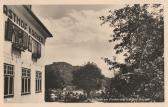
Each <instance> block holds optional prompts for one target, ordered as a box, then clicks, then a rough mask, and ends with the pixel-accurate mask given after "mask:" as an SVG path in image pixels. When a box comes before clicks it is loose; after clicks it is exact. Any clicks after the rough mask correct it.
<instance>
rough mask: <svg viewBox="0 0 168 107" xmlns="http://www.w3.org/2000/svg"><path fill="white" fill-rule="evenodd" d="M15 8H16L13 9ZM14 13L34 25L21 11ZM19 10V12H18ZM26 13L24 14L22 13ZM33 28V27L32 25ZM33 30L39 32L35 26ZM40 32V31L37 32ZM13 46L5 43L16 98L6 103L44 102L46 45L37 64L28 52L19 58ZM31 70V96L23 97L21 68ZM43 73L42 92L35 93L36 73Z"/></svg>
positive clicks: (5, 17)
mask: <svg viewBox="0 0 168 107" xmlns="http://www.w3.org/2000/svg"><path fill="white" fill-rule="evenodd" d="M11 8H12V7H11ZM13 8H14V7H13ZM13 10H15V11H14V12H15V13H16V14H17V15H18V16H19V17H20V18H22V20H24V21H25V22H26V23H27V24H32V23H33V22H29V21H28V20H27V19H26V18H25V17H24V14H21V13H19V11H22V10H19V9H13ZM17 10H18V11H17ZM22 13H24V12H22ZM4 19H5V20H4V26H5V21H6V20H7V16H5V15H4ZM32 26H33V25H32ZM33 28H34V29H35V30H36V31H37V28H35V27H34V26H33ZM37 32H38V31H37ZM11 46H12V44H11V42H9V41H5V42H4V51H3V54H4V63H8V64H12V65H14V73H15V76H14V97H12V98H4V101H5V102H25V103H28V102H44V85H45V83H44V82H45V81H44V80H45V72H44V63H43V62H44V61H43V60H44V59H43V58H44V45H42V46H41V48H42V49H41V50H42V52H41V54H42V56H41V58H40V59H38V60H37V62H33V61H32V58H31V55H32V53H31V52H29V51H28V50H26V51H25V52H21V57H17V56H15V55H13V54H12V52H11V50H12V48H11ZM22 67H24V68H29V69H31V94H28V95H21V68H22ZM37 70H38V71H41V72H42V92H41V93H35V76H36V75H35V73H36V71H37Z"/></svg>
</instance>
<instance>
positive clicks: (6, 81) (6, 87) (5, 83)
mask: <svg viewBox="0 0 168 107" xmlns="http://www.w3.org/2000/svg"><path fill="white" fill-rule="evenodd" d="M4 94H5V95H7V94H8V77H6V76H5V80H4Z"/></svg>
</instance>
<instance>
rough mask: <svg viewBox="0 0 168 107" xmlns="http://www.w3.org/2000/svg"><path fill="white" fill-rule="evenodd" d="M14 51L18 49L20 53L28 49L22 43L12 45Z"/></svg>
mask: <svg viewBox="0 0 168 107" xmlns="http://www.w3.org/2000/svg"><path fill="white" fill-rule="evenodd" d="M12 49H16V50H18V51H25V50H26V47H25V46H24V45H23V44H22V43H19V42H15V43H12Z"/></svg>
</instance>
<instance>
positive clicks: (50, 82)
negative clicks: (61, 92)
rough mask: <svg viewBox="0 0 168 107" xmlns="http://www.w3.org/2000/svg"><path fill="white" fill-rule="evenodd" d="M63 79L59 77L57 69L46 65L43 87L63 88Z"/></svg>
mask: <svg viewBox="0 0 168 107" xmlns="http://www.w3.org/2000/svg"><path fill="white" fill-rule="evenodd" d="M64 84H65V82H64V79H63V78H62V77H61V75H60V72H59V71H53V70H52V69H50V67H48V66H46V68H45V88H46V90H47V89H50V88H52V89H53V88H55V89H62V88H64Z"/></svg>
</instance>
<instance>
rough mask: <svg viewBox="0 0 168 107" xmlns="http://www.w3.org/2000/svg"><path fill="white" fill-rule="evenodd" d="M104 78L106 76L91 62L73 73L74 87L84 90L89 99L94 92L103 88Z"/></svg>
mask: <svg viewBox="0 0 168 107" xmlns="http://www.w3.org/2000/svg"><path fill="white" fill-rule="evenodd" d="M103 78H104V76H103V75H102V74H101V70H100V69H99V68H98V67H97V65H96V64H94V63H90V62H88V63H87V64H86V65H84V66H82V67H80V68H79V69H78V70H76V71H74V72H73V83H74V85H76V86H77V87H78V88H80V89H83V90H84V91H85V92H86V93H87V96H88V97H90V92H91V91H92V90H98V89H100V88H101V85H102V84H101V83H102V79H103Z"/></svg>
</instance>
